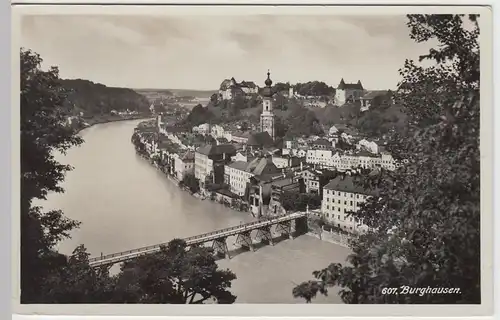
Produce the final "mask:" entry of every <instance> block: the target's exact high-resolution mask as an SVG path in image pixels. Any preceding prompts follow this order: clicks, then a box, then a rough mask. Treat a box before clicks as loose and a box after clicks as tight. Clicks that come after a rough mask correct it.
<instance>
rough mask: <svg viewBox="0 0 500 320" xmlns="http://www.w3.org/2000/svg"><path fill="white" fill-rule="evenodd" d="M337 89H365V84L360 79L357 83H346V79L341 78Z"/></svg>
mask: <svg viewBox="0 0 500 320" xmlns="http://www.w3.org/2000/svg"><path fill="white" fill-rule="evenodd" d="M337 89H340V90H344V89H358V90H363V85H362V84H361V81H358V82H357V83H345V82H344V79H342V80H340V83H339V85H338V86H337Z"/></svg>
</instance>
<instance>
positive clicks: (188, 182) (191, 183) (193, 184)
mask: <svg viewBox="0 0 500 320" xmlns="http://www.w3.org/2000/svg"><path fill="white" fill-rule="evenodd" d="M179 186H180V187H182V186H186V187H187V188H189V191H191V193H196V192H198V191H200V182H199V180H198V179H197V178H195V176H194V174H191V173H188V174H186V175H185V176H184V178H182V180H181V182H180V183H179Z"/></svg>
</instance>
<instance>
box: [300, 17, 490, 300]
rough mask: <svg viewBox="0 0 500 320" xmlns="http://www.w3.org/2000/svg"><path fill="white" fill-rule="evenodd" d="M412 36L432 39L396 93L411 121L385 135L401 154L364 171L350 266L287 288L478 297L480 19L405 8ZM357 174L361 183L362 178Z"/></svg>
mask: <svg viewBox="0 0 500 320" xmlns="http://www.w3.org/2000/svg"><path fill="white" fill-rule="evenodd" d="M408 18H409V22H408V25H409V27H410V29H411V37H412V38H413V39H415V40H416V41H418V42H422V41H427V40H430V39H435V40H437V41H438V42H439V43H440V45H439V47H438V48H437V49H431V50H430V52H429V54H428V55H426V56H423V57H422V58H423V59H431V60H434V61H435V62H436V65H435V66H433V67H421V66H417V65H415V64H414V63H413V62H412V61H407V62H406V63H405V66H404V68H403V69H402V70H401V76H402V78H403V81H402V86H401V89H400V90H399V92H398V97H397V98H398V100H399V101H400V103H401V104H402V105H403V107H404V110H405V111H406V112H407V114H408V116H409V117H410V124H411V126H410V127H409V128H408V129H407V130H406V131H404V132H396V133H394V134H393V135H392V141H391V142H390V146H391V150H390V151H391V152H392V153H393V154H394V155H395V157H396V158H403V159H408V160H409V163H408V164H407V165H405V166H403V167H401V168H400V169H398V170H397V171H395V172H385V171H381V172H380V174H379V175H375V176H372V177H371V178H369V179H365V180H364V182H363V184H364V185H365V187H371V188H374V187H375V186H376V187H377V188H378V189H379V193H380V198H370V200H369V201H367V203H366V204H365V205H363V206H362V207H361V209H360V210H359V211H358V212H356V213H353V214H352V216H353V217H354V218H358V219H363V220H364V223H365V224H367V225H368V226H369V227H373V228H376V229H375V230H374V231H373V232H369V233H367V234H365V235H361V236H360V237H359V238H358V239H356V240H354V241H353V242H352V244H351V245H352V250H353V254H352V255H351V256H350V258H349V262H350V265H349V266H347V265H341V264H338V263H334V264H331V265H330V266H328V267H327V268H325V269H323V270H320V271H316V272H314V277H315V280H313V281H309V282H305V283H302V284H301V285H299V286H297V287H296V288H295V289H294V290H293V295H294V296H296V297H303V298H304V299H305V300H306V301H311V299H313V298H314V297H315V296H316V295H317V294H318V293H321V294H327V293H328V288H330V287H332V286H340V287H341V288H342V290H341V291H340V295H341V297H342V300H343V301H344V302H346V303H434V304H437V303H441V304H442V303H445V304H446V303H450V304H451V303H469V304H475V303H480V302H481V287H480V252H481V250H480V249H481V248H480V153H479V96H478V90H477V89H478V88H479V44H478V34H479V27H478V25H477V23H474V22H475V21H476V19H477V17H476V16H469V18H470V19H471V21H472V22H473V24H474V25H475V28H474V29H473V30H466V29H465V28H463V24H462V20H464V19H466V18H465V17H464V16H463V15H411V16H409V17H408ZM360 183H361V182H360ZM402 285H408V286H411V287H424V288H426V287H428V286H430V287H433V288H437V287H445V288H461V292H460V293H459V294H446V295H445V294H424V295H384V294H383V293H382V288H384V287H400V286H402Z"/></svg>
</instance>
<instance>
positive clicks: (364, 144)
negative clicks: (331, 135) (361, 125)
mask: <svg viewBox="0 0 500 320" xmlns="http://www.w3.org/2000/svg"><path fill="white" fill-rule="evenodd" d="M356 148H357V149H359V150H366V151H368V152H371V153H378V145H377V144H376V143H375V142H373V141H368V140H366V139H361V140H359V141H358V144H357V145H356Z"/></svg>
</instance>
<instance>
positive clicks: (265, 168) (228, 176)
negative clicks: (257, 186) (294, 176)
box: [224, 157, 279, 197]
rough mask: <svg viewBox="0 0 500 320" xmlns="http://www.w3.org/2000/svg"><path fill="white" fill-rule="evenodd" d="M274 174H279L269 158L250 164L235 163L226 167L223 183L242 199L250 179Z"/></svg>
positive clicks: (256, 160)
mask: <svg viewBox="0 0 500 320" xmlns="http://www.w3.org/2000/svg"><path fill="white" fill-rule="evenodd" d="M276 173H279V169H278V168H276V166H275V165H274V164H273V162H272V160H271V158H270V157H259V158H255V159H253V160H252V161H250V162H243V161H237V162H232V163H230V164H228V165H226V168H225V174H224V182H225V183H226V184H228V185H229V190H230V191H231V192H233V193H234V194H237V195H238V196H240V197H242V196H244V194H245V191H246V189H247V188H248V187H249V185H248V184H249V183H250V178H251V177H254V176H261V175H267V174H276Z"/></svg>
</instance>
